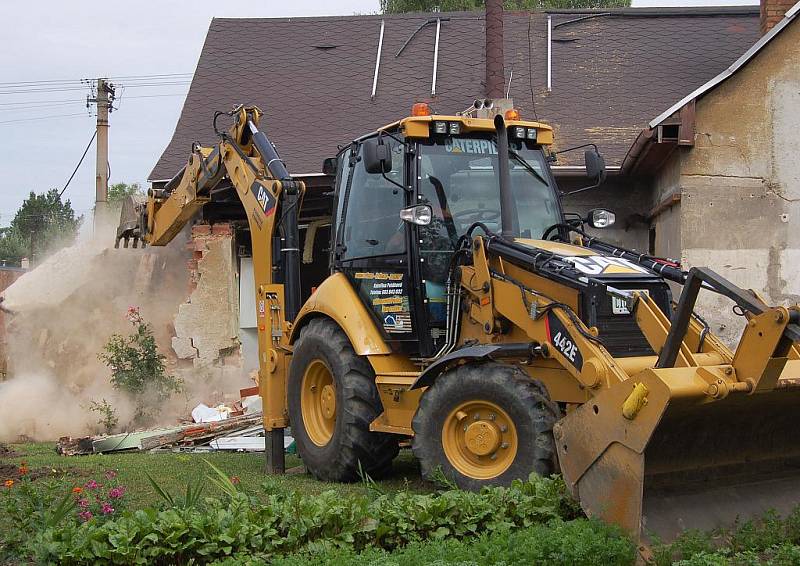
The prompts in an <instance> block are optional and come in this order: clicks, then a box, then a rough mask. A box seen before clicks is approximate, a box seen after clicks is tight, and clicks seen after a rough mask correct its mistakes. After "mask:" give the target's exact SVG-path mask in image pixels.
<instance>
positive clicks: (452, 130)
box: [447, 122, 461, 136]
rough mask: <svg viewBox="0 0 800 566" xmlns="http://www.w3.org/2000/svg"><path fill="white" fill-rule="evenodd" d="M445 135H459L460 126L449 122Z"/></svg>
mask: <svg viewBox="0 0 800 566" xmlns="http://www.w3.org/2000/svg"><path fill="white" fill-rule="evenodd" d="M447 133H448V134H450V135H451V136H457V135H458V134H460V133H461V124H459V123H458V122H450V124H449V127H448V131H447Z"/></svg>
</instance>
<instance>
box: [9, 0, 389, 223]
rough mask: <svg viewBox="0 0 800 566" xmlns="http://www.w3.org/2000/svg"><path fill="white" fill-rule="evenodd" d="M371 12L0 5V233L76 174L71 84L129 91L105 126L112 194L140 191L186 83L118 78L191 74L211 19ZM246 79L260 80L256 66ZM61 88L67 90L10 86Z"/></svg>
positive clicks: (354, 5)
mask: <svg viewBox="0 0 800 566" xmlns="http://www.w3.org/2000/svg"><path fill="white" fill-rule="evenodd" d="M377 10H378V0H335V1H333V0H327V1H326V0H292V1H291V2H284V1H279V2H276V1H270V0H260V1H259V0H248V1H243V0H215V1H211V0H190V1H186V0H140V1H139V2H107V1H104V2H98V1H95V0H91V1H90V0H81V1H78V0H67V1H65V0H37V1H36V2H21V1H14V2H3V21H4V22H5V25H4V30H3V34H2V38H1V39H0V46H1V47H2V48H1V49H0V69H2V70H3V73H2V78H0V139H2V142H0V148H2V151H0V170H2V173H3V174H2V177H1V178H0V225H7V224H8V222H9V221H10V220H11V218H13V215H14V213H15V212H16V210H17V208H19V205H20V204H21V203H22V200H23V199H24V198H25V197H26V196H27V195H28V193H29V192H30V191H36V192H42V191H45V190H47V189H51V188H57V189H59V190H61V188H62V187H63V186H64V184H65V183H66V181H67V179H68V178H69V176H70V174H71V173H72V170H73V169H74V167H75V165H76V164H77V163H78V160H79V158H80V156H81V154H82V153H83V150H84V148H85V147H86V145H87V143H88V141H89V139H90V138H91V136H92V133H93V132H94V130H95V117H94V116H93V115H92V116H90V115H89V111H88V110H87V109H86V95H87V94H88V92H89V90H88V87H86V86H84V85H82V84H81V83H80V79H84V78H91V77H104V76H107V77H120V78H119V79H118V80H116V79H112V81H113V82H115V83H117V84H119V85H122V86H125V85H126V82H127V84H128V86H126V87H125V88H124V89H122V88H121V89H119V90H118V94H119V93H121V95H122V96H121V100H120V101H119V104H118V106H119V108H118V109H117V110H115V111H114V112H113V113H112V114H111V120H110V123H111V129H110V132H109V136H110V142H109V147H110V150H109V154H110V155H109V161H110V165H111V182H112V183H113V182H120V181H124V182H128V183H130V182H139V183H142V184H144V183H145V180H146V179H147V175H148V173H149V172H150V169H151V168H152V167H153V165H155V162H156V160H157V158H158V156H159V155H160V154H161V151H162V150H163V149H164V148H165V147H166V145H167V143H168V142H169V139H170V137H171V135H172V131H173V129H174V128H175V123H176V121H177V119H178V115H179V113H180V110H181V107H182V105H183V99H184V95H185V93H186V91H187V90H188V88H189V87H188V82H189V79H190V76H187V75H184V76H171V77H162V78H159V79H152V80H144V79H141V78H129V79H127V80H126V79H125V78H124V77H141V76H143V75H167V74H170V75H171V74H178V73H192V72H194V69H195V66H196V64H197V59H198V57H199V55H200V50H201V48H202V46H203V41H204V40H205V36H206V32H207V31H208V25H209V23H210V21H211V18H212V17H286V16H322V15H336V14H339V15H352V14H356V13H361V14H364V13H374V12H376V11H377ZM242 40H243V41H242V43H243V44H246V41H247V38H246V37H245V38H242ZM253 72H254V73H255V74H257V73H263V72H265V71H264V70H263V69H259V68H258V67H257V66H254V67H253ZM62 80H70V81H72V82H70V83H36V84H26V85H19V84H12V83H22V82H29V81H62ZM167 83H169V84H167ZM144 85H148V86H144ZM20 91H27V92H20ZM32 91H33V92H32ZM94 151H95V149H94V146H92V149H90V151H89V154H88V155H87V156H86V159H85V160H84V162H83V165H82V166H81V168H80V169H79V171H78V173H77V174H76V175H75V178H74V179H73V180H72V183H71V184H70V186H69V188H68V189H67V191H66V193H65V195H64V196H65V198H69V199H70V200H71V201H72V205H73V207H74V208H75V209H76V210H78V211H79V212H81V213H85V212H89V211H90V210H91V208H92V206H93V203H94V191H95V189H94V170H95V155H94Z"/></svg>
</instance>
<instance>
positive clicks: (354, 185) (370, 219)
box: [334, 137, 418, 353]
mask: <svg viewBox="0 0 800 566" xmlns="http://www.w3.org/2000/svg"><path fill="white" fill-rule="evenodd" d="M384 142H385V143H386V144H387V145H389V146H390V153H391V155H392V169H391V171H389V172H388V173H386V174H385V176H384V175H382V174H380V173H377V174H376V173H368V172H367V171H366V168H365V167H364V160H363V158H362V156H363V143H359V142H355V143H354V144H353V145H352V146H351V148H350V153H349V157H348V162H347V163H344V164H343V166H342V172H341V174H340V179H342V180H344V179H345V178H346V187H340V188H339V198H340V199H341V200H340V201H339V203H338V206H337V208H338V210H339V211H340V215H339V218H338V219H337V223H336V224H337V226H336V245H335V255H334V269H335V270H336V271H341V272H343V273H344V274H345V275H346V276H347V277H348V279H349V280H350V283H351V284H352V285H353V288H354V289H355V290H356V292H357V293H358V294H359V296H360V297H361V300H362V301H364V304H365V305H366V306H367V307H368V308H369V310H370V312H371V313H372V315H373V317H374V320H375V323H376V325H377V326H378V328H380V329H381V330H382V331H383V333H384V338H385V339H386V341H387V343H389V344H390V345H391V346H392V347H393V348H394V349H396V350H399V351H403V352H407V353H414V352H416V351H418V344H417V341H416V325H417V320H416V316H415V314H414V308H413V306H414V287H413V284H412V277H411V275H412V274H411V272H410V269H409V253H408V249H409V237H410V233H409V228H408V225H407V224H406V223H405V222H403V221H402V220H401V219H400V210H401V209H402V208H404V207H406V206H408V204H409V200H410V195H409V193H408V191H406V190H404V189H403V188H402V187H407V186H409V183H408V179H407V169H408V167H407V157H406V152H405V146H404V145H403V143H401V142H399V141H398V140H395V139H393V138H390V137H385V138H384ZM345 155H347V152H344V153H343V154H342V156H343V157H344V156H345ZM345 169H346V170H345Z"/></svg>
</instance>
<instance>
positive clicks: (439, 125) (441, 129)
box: [433, 122, 447, 134]
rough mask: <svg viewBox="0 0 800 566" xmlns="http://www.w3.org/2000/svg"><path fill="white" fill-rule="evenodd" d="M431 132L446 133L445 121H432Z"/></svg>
mask: <svg viewBox="0 0 800 566" xmlns="http://www.w3.org/2000/svg"><path fill="white" fill-rule="evenodd" d="M433 132H434V133H436V134H446V133H447V122H434V123H433Z"/></svg>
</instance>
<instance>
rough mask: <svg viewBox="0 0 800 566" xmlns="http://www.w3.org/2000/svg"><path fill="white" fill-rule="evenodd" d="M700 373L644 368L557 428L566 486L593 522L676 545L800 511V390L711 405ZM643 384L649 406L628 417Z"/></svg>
mask: <svg viewBox="0 0 800 566" xmlns="http://www.w3.org/2000/svg"><path fill="white" fill-rule="evenodd" d="M696 370H697V368H670V369H658V370H645V371H644V372H642V373H640V374H639V375H637V376H635V377H633V378H631V379H629V380H626V381H624V382H620V383H618V384H616V385H614V386H612V387H610V388H609V389H607V390H605V391H603V392H601V393H599V394H598V395H597V396H596V397H594V398H593V399H592V400H591V401H589V402H587V403H585V404H584V405H582V406H581V407H579V408H578V409H576V410H575V411H573V412H571V413H569V414H568V415H567V416H566V417H564V418H563V419H562V420H561V421H560V422H559V423H558V424H557V425H556V429H555V434H556V441H557V443H558V454H559V458H560V462H561V467H562V472H563V474H564V479H565V481H566V482H567V484H568V486H569V487H570V489H571V490H572V492H573V495H574V496H576V497H577V498H579V499H580V502H581V506H582V507H583V509H584V510H585V511H586V513H587V514H588V515H589V516H596V517H599V518H602V519H603V520H606V521H609V522H614V523H617V524H619V525H621V526H622V527H623V528H624V529H625V530H627V531H628V532H629V533H630V534H631V536H633V537H634V539H635V540H644V541H647V540H650V539H651V538H652V536H653V535H656V536H657V537H658V538H660V539H661V540H663V541H669V540H672V539H674V538H675V537H676V536H677V535H678V534H679V533H680V532H681V531H683V530H685V529H701V530H712V529H715V528H718V527H725V526H730V525H732V524H733V523H734V522H735V521H736V520H737V519H745V518H748V517H752V516H754V515H760V514H762V513H763V512H765V511H767V510H769V509H775V510H776V511H778V512H779V513H781V514H786V513H788V512H789V511H790V510H791V509H792V508H794V507H795V506H796V505H798V504H800V438H798V437H797V436H796V435H795V431H796V430H797V428H798V415H799V414H800V389H797V388H793V387H790V386H787V385H785V384H779V387H778V388H776V389H774V390H771V391H766V392H763V393H762V392H756V393H754V394H746V393H743V392H736V393H731V394H729V395H728V396H727V397H725V398H721V399H713V398H711V397H709V396H707V395H703V394H700V395H697V392H698V385H699V383H698V380H699V378H698V377H697V374H696ZM700 382H701V383H702V380H700ZM639 383H641V384H644V386H645V388H646V392H647V394H646V402H644V403H640V404H639V407H640V408H639V410H638V412H635V414H634V415H633V417H632V418H626V417H625V416H624V415H623V406H625V402H626V400H629V399H630V398H631V397H632V395H631V394H632V393H634V388H636V387H637V384H639ZM638 389H643V388H642V387H641V386H638ZM635 396H636V394H635V393H634V395H633V397H635ZM629 416H631V415H630V414H629Z"/></svg>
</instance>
